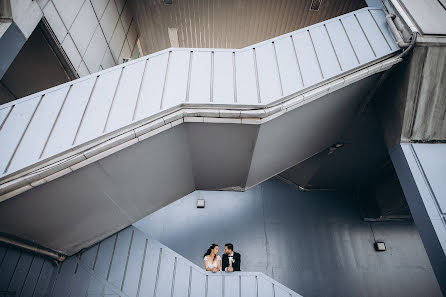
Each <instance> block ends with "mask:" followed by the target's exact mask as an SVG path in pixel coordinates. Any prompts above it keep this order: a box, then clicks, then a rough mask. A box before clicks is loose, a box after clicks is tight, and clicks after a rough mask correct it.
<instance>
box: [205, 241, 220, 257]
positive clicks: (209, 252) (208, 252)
mask: <svg viewBox="0 0 446 297" xmlns="http://www.w3.org/2000/svg"><path fill="white" fill-rule="evenodd" d="M216 246H218V244H215V243H213V244H211V245H210V246H209V248H208V250H207V251H206V253H204V256H203V258H204V257H206V256H209V255H210V254H211V251H212V250H213V249H214V248H215V247H216ZM215 256H217V255H214V259H215ZM214 259H212V261H214Z"/></svg>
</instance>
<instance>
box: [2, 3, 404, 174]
mask: <svg viewBox="0 0 446 297" xmlns="http://www.w3.org/2000/svg"><path fill="white" fill-rule="evenodd" d="M397 50H398V47H397V45H396V44H395V42H394V40H393V38H392V37H391V35H390V33H389V31H388V30H387V27H386V24H385V15H384V12H383V11H382V10H380V9H374V8H364V9H361V10H358V11H355V12H353V13H349V14H346V15H343V16H341V17H338V18H334V19H331V20H329V21H326V22H323V23H319V24H316V25H313V26H310V27H307V28H304V29H301V30H298V31H295V32H292V33H289V34H285V35H282V36H279V37H277V38H274V39H271V40H267V41H265V42H261V43H258V44H255V45H252V46H250V47H246V48H243V49H238V50H226V49H225V50H223V49H184V48H181V49H167V50H164V51H161V52H158V53H155V54H152V55H149V56H146V57H143V58H141V59H138V60H135V61H131V62H129V63H126V64H122V65H119V66H116V67H113V68H110V69H108V70H106V71H102V72H99V73H97V74H93V75H90V76H87V77H85V78H82V79H78V80H75V81H72V82H69V83H66V84H63V85H60V86H57V87H54V88H51V89H48V90H45V91H42V92H40V93H37V94H34V95H30V96H28V97H25V98H22V99H19V100H16V101H13V102H10V103H7V104H4V105H2V106H0V123H1V124H0V127H1V128H0V143H1V146H0V172H1V173H0V176H1V177H7V176H11V175H13V174H15V173H17V172H20V171H23V170H24V169H26V168H31V167H33V166H36V165H38V164H39V163H42V162H44V161H48V160H52V159H54V158H55V157H56V156H58V155H59V154H61V153H67V152H68V153H69V152H70V150H74V149H76V148H79V147H81V146H83V145H85V144H87V143H89V142H91V141H94V140H98V139H99V138H101V137H103V136H106V135H109V134H110V133H112V132H116V131H118V130H120V129H123V128H124V127H127V126H129V125H132V124H133V125H134V124H137V123H138V122H141V121H143V120H148V119H157V118H160V117H161V116H163V115H165V114H166V113H168V112H169V111H172V110H173V109H174V108H178V107H183V106H196V107H201V108H203V107H208V108H218V107H222V106H223V107H226V108H231V109H240V108H242V109H243V108H245V109H246V108H251V109H259V108H264V107H267V106H272V105H274V104H277V103H278V102H281V101H284V100H288V99H290V98H292V97H293V95H294V94H296V93H297V92H299V91H304V90H306V89H309V88H312V87H314V86H316V85H318V84H321V83H323V82H328V81H330V80H333V79H334V78H336V77H339V76H340V75H342V74H345V73H348V72H351V71H353V70H355V69H360V68H361V67H364V66H365V65H367V64H370V63H372V62H373V61H377V60H380V59H382V58H384V57H386V56H388V55H389V54H392V53H394V52H396V51H397Z"/></svg>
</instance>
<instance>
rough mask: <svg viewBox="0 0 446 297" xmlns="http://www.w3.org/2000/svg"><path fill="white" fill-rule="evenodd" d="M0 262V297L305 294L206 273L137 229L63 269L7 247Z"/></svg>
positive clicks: (250, 275)
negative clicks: (263, 288)
mask: <svg viewBox="0 0 446 297" xmlns="http://www.w3.org/2000/svg"><path fill="white" fill-rule="evenodd" d="M0 264H1V265H0V272H2V273H1V274H0V296H1V297H3V296H11V294H13V295H12V296H30V297H31V296H32V297H37V296H51V297H65V296H67V297H68V296H83V297H88V296H90V297H93V296H94V297H96V296H121V297H137V296H158V297H164V296H191V297H192V296H193V297H205V296H221V297H223V296H240V297H251V296H265V297H273V296H287V297H298V296H301V295H299V294H297V293H295V292H293V291H292V290H290V289H288V288H287V287H285V286H283V285H281V284H280V283H278V282H277V281H275V280H273V279H271V278H269V277H268V276H266V275H264V274H263V273H257V272H234V273H232V274H227V273H222V272H219V273H218V272H217V273H212V272H205V271H204V270H203V269H202V268H200V267H198V266H196V265H195V264H193V263H192V262H190V261H189V260H187V259H185V258H183V257H182V256H180V255H179V254H177V253H175V252H174V251H172V250H171V249H169V248H167V247H166V246H164V245H162V244H160V243H159V242H158V241H156V240H154V239H152V238H149V237H148V236H147V235H145V234H144V233H143V232H141V231H140V230H138V229H136V228H134V227H129V228H127V229H124V230H122V231H121V232H119V233H117V234H115V235H113V236H111V237H109V238H107V239H105V240H104V241H101V242H100V243H99V244H97V245H95V246H93V247H91V248H89V249H87V250H86V251H84V252H82V253H80V254H77V255H75V256H72V257H69V258H67V260H65V261H64V262H63V263H62V264H61V266H60V267H59V268H58V269H56V267H55V266H54V265H53V264H52V263H51V262H49V261H48V260H45V259H43V258H42V257H39V256H34V257H33V256H32V255H30V254H28V253H26V252H21V251H19V250H17V249H15V248H13V247H10V248H6V247H4V246H0ZM258 286H259V288H261V287H267V288H269V290H268V291H264V290H260V289H259V290H257V287H258ZM189 292H190V294H189ZM234 292H236V294H237V295H235V294H234ZM239 292H240V293H241V295H238V294H239Z"/></svg>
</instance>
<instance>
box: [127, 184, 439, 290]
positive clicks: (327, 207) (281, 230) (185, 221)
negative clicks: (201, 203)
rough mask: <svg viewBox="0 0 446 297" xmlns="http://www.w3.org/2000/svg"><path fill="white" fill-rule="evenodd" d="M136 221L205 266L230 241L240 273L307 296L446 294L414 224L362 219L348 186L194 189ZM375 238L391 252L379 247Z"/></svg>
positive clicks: (162, 240) (261, 185)
mask: <svg viewBox="0 0 446 297" xmlns="http://www.w3.org/2000/svg"><path fill="white" fill-rule="evenodd" d="M198 198H203V199H205V201H206V207H205V208H204V209H197V208H196V200H197V199H198ZM134 226H136V227H137V228H139V229H141V230H144V231H145V232H146V233H148V235H150V236H152V237H154V238H155V239H158V240H160V241H161V242H162V243H163V244H165V245H167V246H168V247H169V248H171V249H173V250H174V251H176V252H178V253H179V254H181V255H182V256H184V257H186V258H187V259H189V260H191V261H193V262H194V263H195V264H197V265H199V266H203V260H202V256H203V253H204V252H205V250H206V248H207V247H208V246H209V244H210V243H213V242H215V243H217V244H219V245H220V254H221V253H222V249H223V248H224V246H223V245H224V244H225V243H227V242H232V243H233V244H234V246H235V250H236V251H238V252H240V253H241V255H242V262H241V268H242V271H260V272H264V273H266V274H267V275H269V276H270V277H272V278H273V279H275V280H277V281H279V282H281V283H282V284H284V285H285V286H288V287H289V288H290V289H293V290H294V291H296V292H298V293H299V294H302V295H303V296H306V297H307V296H327V297H328V296H352V297H353V296H362V297H365V296H411V297H415V296H431V297H434V296H441V292H440V290H439V287H438V284H437V281H436V279H435V275H434V273H433V271H432V267H431V265H430V263H429V259H428V257H427V255H426V252H425V250H424V247H423V244H422V242H421V240H420V236H419V234H418V231H417V229H416V226H415V225H414V224H413V223H411V222H380V223H372V224H369V223H366V222H363V221H362V220H361V219H360V213H359V210H358V206H357V204H356V200H355V198H354V196H353V195H352V194H351V193H348V192H302V191H299V190H298V189H296V188H295V187H294V186H291V185H288V184H285V183H283V182H281V181H280V180H278V179H271V180H268V181H266V182H264V183H262V184H260V185H257V186H256V187H254V188H252V189H250V190H248V191H246V192H243V193H237V192H227V191H225V192H222V191H196V192H194V193H192V194H190V195H188V196H186V197H184V198H182V199H180V200H178V201H176V202H174V203H172V204H170V205H168V206H167V207H165V208H162V209H160V210H159V211H157V212H155V213H153V214H151V215H149V216H148V217H146V218H144V219H143V220H141V221H140V222H138V223H136V224H134ZM374 238H375V239H376V240H377V241H384V242H385V243H386V246H387V251H385V252H381V253H378V252H375V251H374V249H373V242H374ZM259 296H260V295H259Z"/></svg>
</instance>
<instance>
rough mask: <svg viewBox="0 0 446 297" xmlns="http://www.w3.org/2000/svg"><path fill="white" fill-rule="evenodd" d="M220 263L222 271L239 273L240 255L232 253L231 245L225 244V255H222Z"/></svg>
mask: <svg viewBox="0 0 446 297" xmlns="http://www.w3.org/2000/svg"><path fill="white" fill-rule="evenodd" d="M221 262H222V268H223V271H226V272H233V271H240V254H239V253H236V252H234V246H233V245H232V243H227V244H225V253H224V254H223V258H222V261H221Z"/></svg>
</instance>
